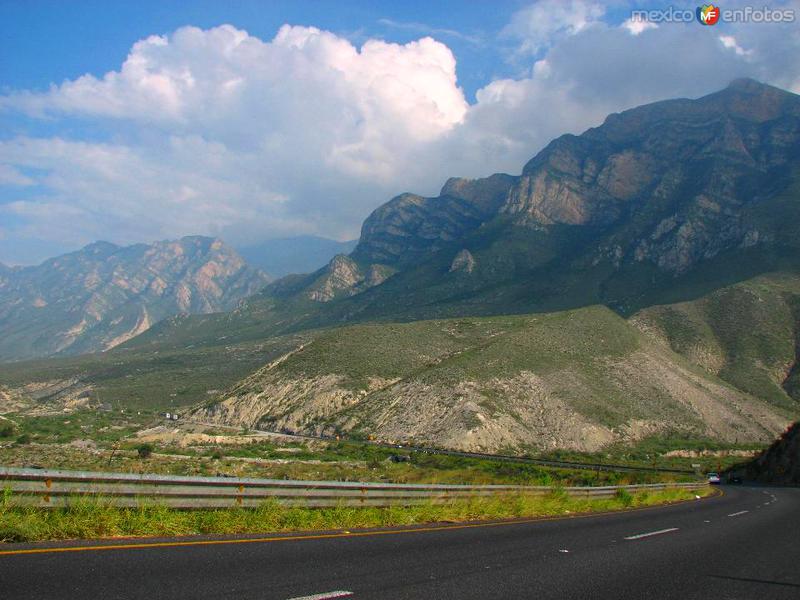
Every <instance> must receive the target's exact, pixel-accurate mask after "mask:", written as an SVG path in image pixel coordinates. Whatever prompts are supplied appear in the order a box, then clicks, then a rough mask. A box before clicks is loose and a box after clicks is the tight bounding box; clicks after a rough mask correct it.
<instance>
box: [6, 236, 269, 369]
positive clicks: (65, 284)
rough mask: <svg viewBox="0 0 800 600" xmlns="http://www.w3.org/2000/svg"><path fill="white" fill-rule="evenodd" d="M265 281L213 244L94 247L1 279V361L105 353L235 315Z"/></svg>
mask: <svg viewBox="0 0 800 600" xmlns="http://www.w3.org/2000/svg"><path fill="white" fill-rule="evenodd" d="M267 282H268V280H267V277H266V276H265V275H264V274H263V273H261V272H260V271H258V270H256V269H253V268H251V267H249V266H248V265H247V264H246V263H245V262H244V260H243V259H242V258H241V257H240V256H239V255H238V254H236V252H234V251H233V250H232V249H230V248H229V247H227V246H225V244H224V243H223V242H221V241H220V240H215V239H212V238H205V237H186V238H183V239H181V240H177V241H165V242H156V243H154V244H151V245H145V244H137V245H135V246H128V247H120V246H116V245H114V244H110V243H108V242H96V243H94V244H90V245H89V246H86V247H85V248H83V249H81V250H79V251H77V252H73V253H71V254H65V255H63V256H59V257H57V258H53V259H50V260H47V261H45V262H44V263H42V264H41V265H38V266H36V267H24V268H17V269H13V270H10V271H9V272H8V273H6V274H5V275H2V274H0V360H3V359H4V360H14V359H23V358H31V357H37V356H48V355H53V354H76V353H82V352H95V351H102V350H108V349H110V348H113V347H114V346H117V345H119V344H121V343H123V342H125V341H127V340H128V339H130V338H132V337H134V336H136V335H138V334H140V333H142V332H143V331H146V330H147V329H148V328H149V327H150V326H151V325H152V324H153V323H155V322H157V321H159V320H161V319H163V318H165V317H168V316H171V315H175V314H178V313H190V314H191V313H212V312H219V311H224V310H228V309H231V308H234V307H235V306H236V304H237V303H238V302H239V301H240V300H241V299H242V298H245V297H247V296H249V295H251V294H254V293H256V292H257V291H259V290H260V289H261V288H262V287H263V286H264V285H266V284H267Z"/></svg>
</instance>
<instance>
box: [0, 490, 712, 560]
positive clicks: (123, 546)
mask: <svg viewBox="0 0 800 600" xmlns="http://www.w3.org/2000/svg"><path fill="white" fill-rule="evenodd" d="M716 492H717V493H716V494H714V495H713V496H706V497H705V498H703V499H704V500H707V499H710V498H715V497H719V496H722V495H723V491H722V490H721V489H719V488H716ZM687 502H695V500H681V501H679V502H672V503H669V504H661V505H657V506H644V507H641V508H631V509H628V510H615V511H608V512H595V513H584V514H579V515H570V516H557V517H534V518H531V519H515V520H507V521H492V522H487V523H462V524H456V525H436V526H431V527H411V528H406V529H384V530H379V531H356V532H349V531H348V532H341V533H318V534H304V535H281V536H273V537H257V538H239V539H228V540H185V541H174V542H142V543H137V544H98V545H95V546H56V547H52V548H26V549H23V550H0V556H16V555H20V554H55V553H61V552H92V551H99V550H143V549H147V548H175V547H183V546H187V547H188V546H219V545H227V544H257V543H270V542H296V541H303V540H327V539H337V538H355V537H370V536H378V535H398V534H403V533H429V532H435V531H452V530H455V529H477V528H479V527H501V526H503V525H526V524H530V523H546V522H551V521H565V520H568V519H586V518H590V517H599V516H603V515H614V514H623V513H631V512H640V511H645V510H655V509H659V508H664V507H665V506H678V505H680V504H685V503H687Z"/></svg>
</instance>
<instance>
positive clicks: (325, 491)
mask: <svg viewBox="0 0 800 600" xmlns="http://www.w3.org/2000/svg"><path fill="white" fill-rule="evenodd" d="M706 485H707V484H706V483H705V482H693V483H651V484H642V485H621V486H604V487H564V488H553V487H547V486H522V485H449V484H448V485H445V484H441V485H440V484H411V483H408V484H406V483H372V482H350V481H293V480H284V479H250V478H229V477H176V476H172V475H140V474H132V473H91V472H83V471H55V470H43V469H17V468H10V467H0V491H3V498H5V500H4V501H5V502H10V503H11V504H12V505H25V506H39V507H44V508H47V507H61V506H68V505H69V504H70V503H73V502H75V500H76V498H80V497H94V498H102V499H103V501H104V502H108V503H109V504H113V505H115V506H128V507H136V506H141V505H143V504H148V503H149V504H158V505H162V506H170V507H173V508H186V509H190V508H233V507H256V506H258V505H259V504H261V503H263V502H264V501H267V500H272V501H276V502H278V503H280V504H282V505H285V506H304V507H310V508H322V507H331V506H342V505H344V506H392V505H409V504H420V503H427V502H434V503H443V502H449V501H451V500H455V499H459V498H475V497H486V496H496V495H502V494H528V495H542V496H543V495H546V494H549V493H551V492H553V490H554V489H561V490H563V491H564V492H566V493H567V494H569V495H571V496H578V497H592V498H609V497H611V496H614V495H615V494H616V493H617V492H618V491H619V490H627V491H628V492H630V493H637V492H641V491H645V490H664V489H667V488H675V487H677V488H683V489H700V488H702V487H705V486H706Z"/></svg>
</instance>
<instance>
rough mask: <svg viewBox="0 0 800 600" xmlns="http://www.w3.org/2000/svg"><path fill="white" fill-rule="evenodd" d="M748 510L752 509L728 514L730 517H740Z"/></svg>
mask: <svg viewBox="0 0 800 600" xmlns="http://www.w3.org/2000/svg"><path fill="white" fill-rule="evenodd" d="M748 512H750V511H749V510H740V511H739V512H735V513H731V514H729V515H728V516H729V517H738V516H739V515H743V514H745V513H748Z"/></svg>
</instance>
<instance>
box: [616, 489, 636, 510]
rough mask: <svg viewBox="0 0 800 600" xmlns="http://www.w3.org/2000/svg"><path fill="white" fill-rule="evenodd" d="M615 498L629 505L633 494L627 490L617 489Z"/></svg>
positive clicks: (631, 502) (624, 504)
mask: <svg viewBox="0 0 800 600" xmlns="http://www.w3.org/2000/svg"><path fill="white" fill-rule="evenodd" d="M616 496H617V500H619V501H620V502H621V503H622V505H623V506H630V505H631V504H633V496H632V495H631V493H630V492H629V491H628V490H617V494H616Z"/></svg>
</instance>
